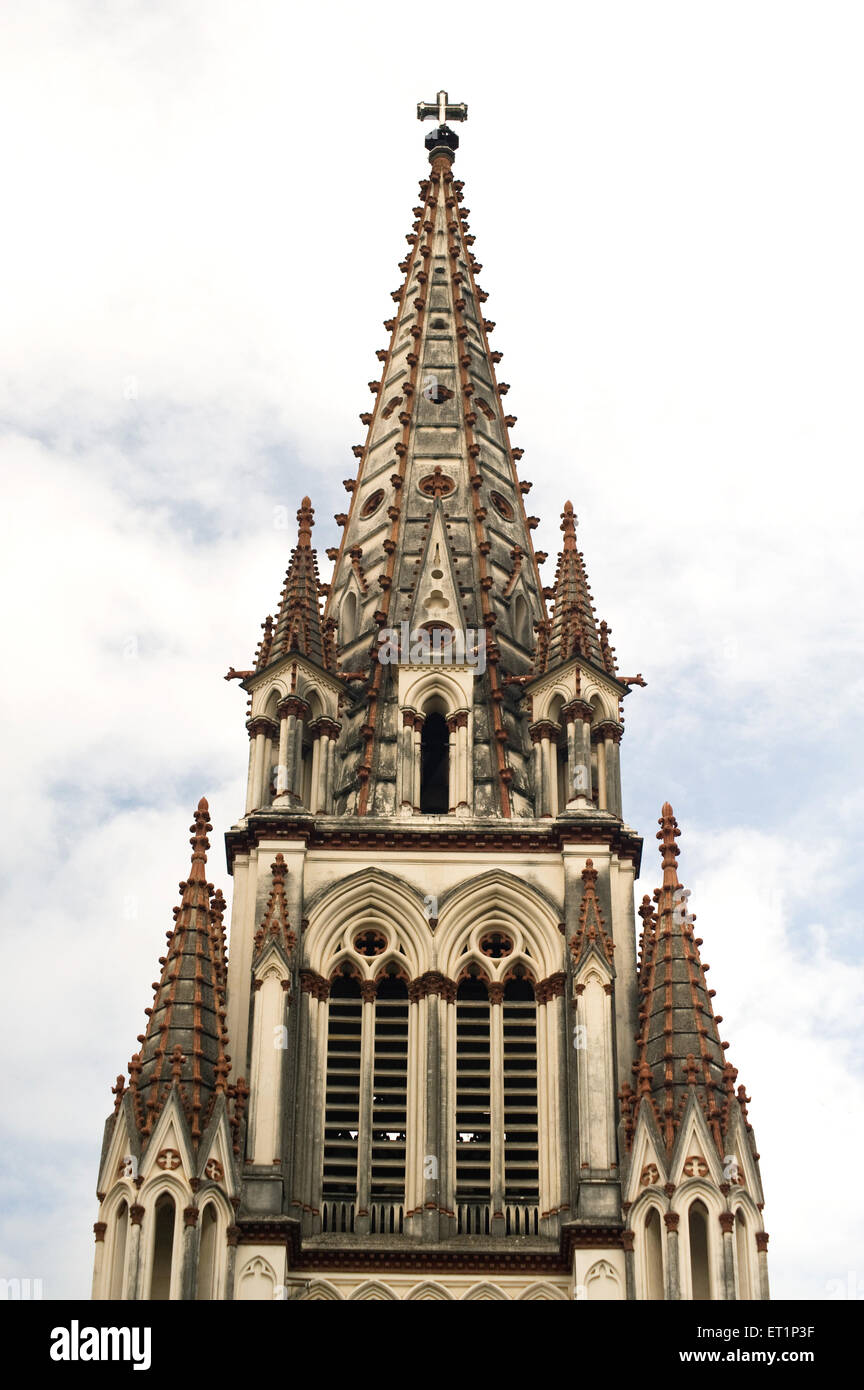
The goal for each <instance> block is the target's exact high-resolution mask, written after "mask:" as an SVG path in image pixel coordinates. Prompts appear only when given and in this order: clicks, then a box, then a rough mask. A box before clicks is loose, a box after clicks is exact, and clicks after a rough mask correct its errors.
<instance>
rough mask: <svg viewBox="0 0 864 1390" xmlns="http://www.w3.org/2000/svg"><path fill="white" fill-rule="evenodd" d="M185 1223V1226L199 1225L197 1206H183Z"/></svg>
mask: <svg viewBox="0 0 864 1390" xmlns="http://www.w3.org/2000/svg"><path fill="white" fill-rule="evenodd" d="M183 1225H184V1226H197V1225H198V1208H197V1207H184V1208H183Z"/></svg>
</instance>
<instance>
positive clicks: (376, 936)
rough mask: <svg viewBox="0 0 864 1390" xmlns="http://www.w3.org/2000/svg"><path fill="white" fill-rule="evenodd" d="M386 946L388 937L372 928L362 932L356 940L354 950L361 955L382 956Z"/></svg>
mask: <svg viewBox="0 0 864 1390" xmlns="http://www.w3.org/2000/svg"><path fill="white" fill-rule="evenodd" d="M386 946H387V938H386V937H385V936H382V935H381V933H380V932H377V931H372V930H371V929H370V930H369V931H364V932H361V934H360V935H359V936H358V937H355V940H354V950H355V951H356V952H357V954H358V955H361V956H380V954H381V952H382V951H383V950H384V949H385V948H386Z"/></svg>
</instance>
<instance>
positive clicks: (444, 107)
mask: <svg viewBox="0 0 864 1390" xmlns="http://www.w3.org/2000/svg"><path fill="white" fill-rule="evenodd" d="M417 119H418V121H428V120H433V121H436V120H437V121H438V123H439V124H440V125H446V124H447V122H448V121H467V119H468V107H467V106H466V105H465V103H464V102H461V103H460V104H459V105H458V106H457V105H456V103H455V102H453V103H452V104H449V103H448V101H447V93H446V92H439V93H438V95H437V97H436V98H435V100H434V101H418V103H417Z"/></svg>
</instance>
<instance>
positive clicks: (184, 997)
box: [118, 797, 230, 1142]
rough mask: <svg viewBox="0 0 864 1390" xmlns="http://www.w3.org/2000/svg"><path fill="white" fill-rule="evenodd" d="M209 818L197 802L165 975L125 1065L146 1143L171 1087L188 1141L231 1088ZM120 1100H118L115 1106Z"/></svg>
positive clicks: (224, 970) (223, 962)
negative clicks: (188, 864) (210, 876)
mask: <svg viewBox="0 0 864 1390" xmlns="http://www.w3.org/2000/svg"><path fill="white" fill-rule="evenodd" d="M208 811H209V808H208V805H207V802H206V800H205V798H204V797H202V798H201V800H200V801H199V803H198V809H197V811H196V812H195V818H194V823H193V825H191V826H190V829H191V831H192V839H191V841H190V843H191V845H192V868H191V870H190V872H189V878H188V880H187V881H186V882H184V883H181V884H180V891H181V893H182V898H181V900H180V906H179V907H175V908H174V918H175V921H174V927H173V930H172V931H170V932H169V933H168V952H167V955H164V956H160V958H159V963H160V965H161V966H162V975H161V978H160V979H159V980H158V981H157V982H156V983H154V985H153V990H154V998H153V1005H152V1008H149V1009H147V1010H146V1011H145V1012H146V1013H147V1028H146V1031H145V1032H144V1033H143V1034H141V1035H140V1036H139V1039H138V1041H139V1042H140V1043H141V1045H142V1046H141V1051H140V1052H138V1053H136V1054H135V1055H134V1056H133V1058H132V1060H131V1062H130V1063H129V1075H130V1082H129V1089H130V1090H131V1092H132V1100H133V1113H134V1116H135V1122H136V1125H137V1127H138V1130H139V1133H140V1134H141V1137H142V1139H143V1140H144V1141H145V1142H146V1141H147V1139H149V1137H150V1135H151V1134H152V1132H153V1127H154V1125H155V1123H156V1121H157V1119H158V1117H159V1115H160V1114H161V1112H162V1110H163V1109H164V1107H165V1104H166V1102H167V1100H168V1097H169V1095H170V1094H171V1090H172V1088H173V1087H175V1086H176V1087H177V1090H178V1092H179V1098H180V1103H181V1105H182V1108H183V1111H184V1113H185V1115H186V1119H187V1120H188V1122H189V1129H190V1134H191V1137H192V1140H193V1142H197V1140H198V1139H200V1137H201V1135H202V1134H203V1132H204V1130H205V1129H206V1127H207V1123H208V1121H209V1119H210V1115H211V1113H212V1110H213V1105H214V1103H215V1100H216V1097H217V1096H218V1095H220V1094H223V1095H225V1094H227V1089H228V1088H227V1078H228V1072H229V1070H230V1058H229V1056H228V1054H227V1052H226V1046H227V1043H228V1035H227V1033H226V1031H225V984H226V973H227V961H226V956H225V933H224V928H223V924H222V913H223V911H224V907H225V902H224V899H223V898H222V894H221V893H214V892H213V885H212V883H208V882H207V874H206V863H207V850H208V849H209V847H210V842H209V840H208V839H207V834H208V832H209V831H210V830H212V828H213V827H212V825H211V824H210V821H209V819H208ZM118 1084H119V1083H118ZM121 1093H122V1088H121ZM119 1101H120V1095H119V1094H118V1106H119Z"/></svg>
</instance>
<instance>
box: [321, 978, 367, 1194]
mask: <svg viewBox="0 0 864 1390" xmlns="http://www.w3.org/2000/svg"><path fill="white" fill-rule="evenodd" d="M362 1028H363V1002H362V999H361V997H360V981H359V979H357V978H356V977H355V976H354V975H353V974H352V973H351V967H350V966H347V965H346V966H345V967H344V968H343V971H342V973H340V974H338V975H336V976H334V978H333V980H332V981H331V984H330V1006H329V1013H328V1019H327V1093H326V1108H325V1116H324V1182H323V1186H322V1196H323V1197H324V1200H325V1201H327V1200H328V1199H330V1200H334V1201H337V1202H349V1203H353V1202H354V1199H355V1195H356V1190H357V1135H358V1132H359V1129H360V1053H361V1037H362Z"/></svg>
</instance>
